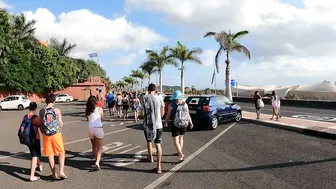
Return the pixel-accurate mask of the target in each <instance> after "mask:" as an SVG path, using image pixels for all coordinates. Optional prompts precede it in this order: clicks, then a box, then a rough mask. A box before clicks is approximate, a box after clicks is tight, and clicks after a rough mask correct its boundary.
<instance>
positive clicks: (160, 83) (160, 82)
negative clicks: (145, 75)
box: [159, 70, 162, 93]
mask: <svg viewBox="0 0 336 189" xmlns="http://www.w3.org/2000/svg"><path fill="white" fill-rule="evenodd" d="M159 85H160V92H161V93H162V70H160V81H159Z"/></svg>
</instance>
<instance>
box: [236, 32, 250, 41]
mask: <svg viewBox="0 0 336 189" xmlns="http://www.w3.org/2000/svg"><path fill="white" fill-rule="evenodd" d="M248 33H249V32H248V31H247V30H242V31H239V32H237V33H235V34H234V35H233V39H236V38H240V37H243V36H244V35H246V34H248Z"/></svg>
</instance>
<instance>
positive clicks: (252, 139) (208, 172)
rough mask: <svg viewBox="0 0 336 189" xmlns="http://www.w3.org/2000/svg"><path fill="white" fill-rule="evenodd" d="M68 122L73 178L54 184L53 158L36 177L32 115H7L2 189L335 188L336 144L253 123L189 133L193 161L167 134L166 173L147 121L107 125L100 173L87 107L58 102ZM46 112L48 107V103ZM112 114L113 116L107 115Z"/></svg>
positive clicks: (0, 122) (1, 138) (0, 119)
mask: <svg viewBox="0 0 336 189" xmlns="http://www.w3.org/2000/svg"><path fill="white" fill-rule="evenodd" d="M56 106H57V107H59V108H60V109H61V110H62V113H63V121H64V123H65V125H64V129H63V136H64V140H65V148H66V154H67V158H66V169H65V171H66V174H67V175H68V177H69V178H68V179H66V180H63V181H56V182H51V180H50V177H49V176H50V174H51V172H50V169H49V167H48V165H47V158H45V157H44V158H43V162H45V163H44V171H43V172H41V173H39V174H40V175H41V180H40V181H38V182H35V183H27V181H28V179H29V173H30V169H29V162H30V161H29V154H28V153H27V151H28V149H27V147H26V146H23V145H21V144H20V143H19V141H18V137H17V136H16V134H17V129H18V127H19V124H20V122H21V118H22V117H23V115H24V114H25V111H3V112H1V113H0V126H1V132H0V144H1V148H0V180H1V183H0V188H4V189H5V188H10V189H12V188H20V189H22V188H46V187H47V188H55V189H58V188H60V189H61V188H71V189H76V188H78V189H81V188H114V189H118V188H239V189H241V188H286V189H287V188H314V189H315V188H323V189H326V188H335V186H336V180H335V177H336V172H335V170H336V142H335V141H334V140H328V139H322V138H317V137H311V136H306V135H302V134H298V133H294V132H290V131H285V130H280V129H275V128H269V127H265V126H260V125H255V124H249V123H244V122H240V123H228V124H224V125H220V126H219V127H218V128H217V129H216V130H197V131H189V132H187V133H186V135H185V146H184V153H185V157H186V158H185V161H184V162H182V163H180V164H177V161H178V157H177V156H175V155H174V153H176V151H175V149H174V145H173V142H172V138H171V134H170V132H169V129H165V132H164V135H163V146H162V147H163V167H162V168H163V173H162V174H160V175H158V174H155V173H154V172H153V171H152V169H153V168H154V167H155V164H151V163H149V162H146V160H145V159H146V157H147V156H146V155H147V152H146V143H145V139H144V136H143V131H142V126H141V124H138V125H137V124H135V123H133V121H132V120H128V121H126V122H125V123H122V122H121V121H120V120H118V119H116V118H112V117H109V116H107V120H106V121H105V122H104V131H105V138H104V148H103V150H104V152H103V153H104V154H103V162H102V170H101V171H98V172H95V171H92V170H93V166H92V165H93V160H92V157H91V155H90V149H91V143H90V141H89V139H88V138H87V122H86V119H85V118H84V109H85V106H84V104H83V103H75V102H74V103H69V104H66V103H65V104H57V105H56ZM40 107H42V105H40ZM106 115H107V114H106Z"/></svg>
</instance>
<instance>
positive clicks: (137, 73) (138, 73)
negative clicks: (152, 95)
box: [131, 69, 147, 91]
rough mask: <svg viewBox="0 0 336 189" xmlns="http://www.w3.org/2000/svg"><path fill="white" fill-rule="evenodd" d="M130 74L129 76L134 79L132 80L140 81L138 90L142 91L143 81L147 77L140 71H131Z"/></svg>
mask: <svg viewBox="0 0 336 189" xmlns="http://www.w3.org/2000/svg"><path fill="white" fill-rule="evenodd" d="M131 72H132V74H131V76H132V77H134V78H137V79H140V80H141V81H140V84H141V85H140V89H141V91H142V87H143V80H144V79H145V78H146V77H147V76H146V74H145V73H143V72H142V71H141V70H139V69H138V70H132V71H131Z"/></svg>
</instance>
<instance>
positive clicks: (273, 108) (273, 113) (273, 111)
mask: <svg viewBox="0 0 336 189" xmlns="http://www.w3.org/2000/svg"><path fill="white" fill-rule="evenodd" d="M274 115H275V107H272V117H271V120H273V118H274Z"/></svg>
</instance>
